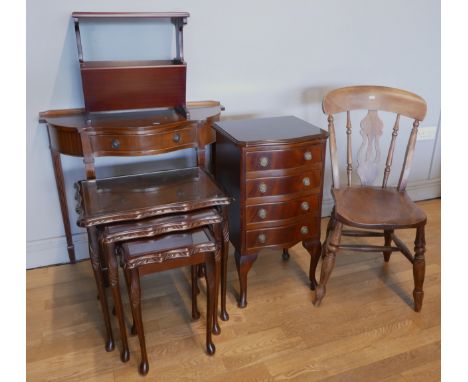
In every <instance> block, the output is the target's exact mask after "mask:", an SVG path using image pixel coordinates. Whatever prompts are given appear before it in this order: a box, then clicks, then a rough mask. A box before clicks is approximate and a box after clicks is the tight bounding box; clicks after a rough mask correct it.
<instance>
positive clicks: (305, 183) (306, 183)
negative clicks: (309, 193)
mask: <svg viewBox="0 0 468 382" xmlns="http://www.w3.org/2000/svg"><path fill="white" fill-rule="evenodd" d="M302 183H304V186H310V179H309V177H307V176H306V177H305V178H304V179H302Z"/></svg>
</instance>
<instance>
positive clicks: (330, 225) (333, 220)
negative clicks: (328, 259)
mask: <svg viewBox="0 0 468 382" xmlns="http://www.w3.org/2000/svg"><path fill="white" fill-rule="evenodd" d="M335 226H336V218H335V207H333V209H332V211H331V214H330V219H328V224H327V233H326V234H325V239H324V240H323V244H322V259H324V258H325V254H326V252H327V246H328V239H329V237H330V232H332V231H333V230H334V229H335Z"/></svg>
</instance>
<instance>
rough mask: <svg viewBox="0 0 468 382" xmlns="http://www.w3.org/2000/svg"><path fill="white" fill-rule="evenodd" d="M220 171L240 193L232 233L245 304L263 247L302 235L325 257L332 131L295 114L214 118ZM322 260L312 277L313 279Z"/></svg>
mask: <svg viewBox="0 0 468 382" xmlns="http://www.w3.org/2000/svg"><path fill="white" fill-rule="evenodd" d="M214 129H215V131H216V148H215V150H216V153H215V155H216V160H215V176H216V180H217V181H218V183H220V184H221V185H222V186H223V187H224V189H225V191H226V192H227V193H228V194H230V196H232V197H234V199H235V200H234V202H233V203H232V204H231V205H230V207H229V225H230V240H231V243H232V244H233V245H234V247H235V250H236V252H235V258H236V265H237V270H238V274H239V280H240V300H239V306H240V307H245V306H246V305H247V273H248V271H249V270H250V268H251V267H252V264H253V262H254V261H255V260H256V258H257V254H258V252H259V251H260V250H261V249H263V248H278V249H283V250H285V252H284V253H285V254H287V252H286V250H287V248H290V247H292V246H293V245H295V244H297V243H298V242H302V244H303V246H304V247H305V248H306V249H307V250H308V251H309V253H310V254H311V256H312V259H316V260H318V258H319V257H320V249H321V248H320V215H321V208H322V191H323V174H324V162H325V151H326V146H325V144H326V140H327V137H328V134H327V132H325V131H323V130H321V129H319V128H317V127H315V126H313V125H311V124H309V123H307V122H305V121H303V120H301V119H299V118H296V117H292V116H287V117H275V118H262V119H256V120H246V121H224V122H216V123H215V124H214ZM316 263H317V261H311V267H310V274H309V278H310V281H311V286H312V287H314V286H315V268H316V265H317V264H316Z"/></svg>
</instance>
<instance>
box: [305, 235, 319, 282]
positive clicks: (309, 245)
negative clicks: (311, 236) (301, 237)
mask: <svg viewBox="0 0 468 382" xmlns="http://www.w3.org/2000/svg"><path fill="white" fill-rule="evenodd" d="M302 246H303V247H304V248H305V249H306V250H307V252H309V254H310V267H309V280H310V289H312V290H315V287H316V286H317V279H316V278H315V273H316V270H317V264H318V262H319V260H320V256H321V254H322V245H321V244H320V240H319V239H317V240H305V241H303V242H302Z"/></svg>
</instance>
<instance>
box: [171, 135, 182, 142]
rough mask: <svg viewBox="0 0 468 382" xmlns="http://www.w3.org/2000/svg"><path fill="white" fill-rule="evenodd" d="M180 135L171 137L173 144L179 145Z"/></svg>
mask: <svg viewBox="0 0 468 382" xmlns="http://www.w3.org/2000/svg"><path fill="white" fill-rule="evenodd" d="M180 139H181V138H180V134H179V133H175V134H174V135H173V136H172V140H173V141H174V142H175V143H179V142H180Z"/></svg>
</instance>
